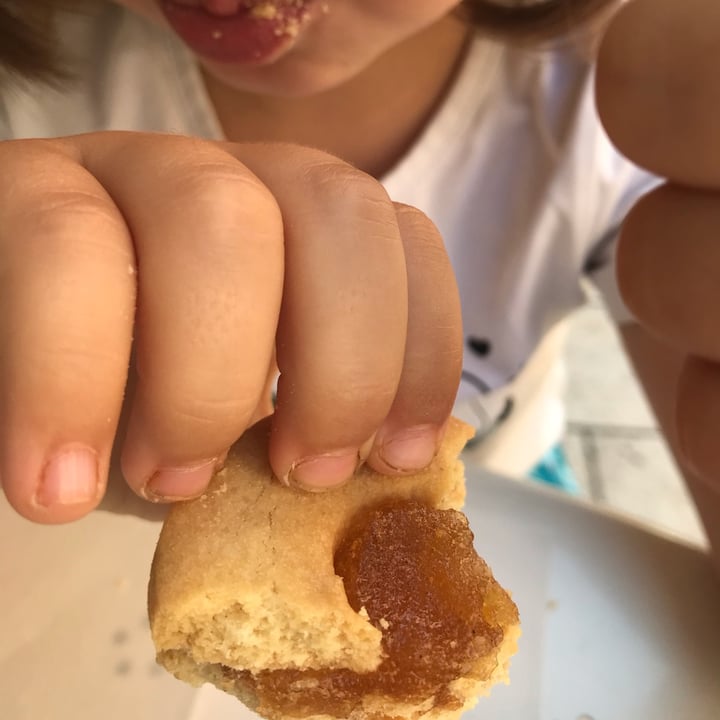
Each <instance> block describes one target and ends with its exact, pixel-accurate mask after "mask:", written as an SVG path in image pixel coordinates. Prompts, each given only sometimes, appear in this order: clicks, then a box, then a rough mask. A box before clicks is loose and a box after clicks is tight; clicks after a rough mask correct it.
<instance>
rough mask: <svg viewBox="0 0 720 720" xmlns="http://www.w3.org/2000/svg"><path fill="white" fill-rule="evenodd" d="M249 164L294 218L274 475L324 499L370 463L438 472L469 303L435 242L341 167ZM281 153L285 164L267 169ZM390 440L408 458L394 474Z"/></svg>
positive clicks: (255, 156)
mask: <svg viewBox="0 0 720 720" xmlns="http://www.w3.org/2000/svg"><path fill="white" fill-rule="evenodd" d="M239 152H240V155H239V157H240V158H241V159H242V160H243V162H245V163H246V164H247V165H248V166H249V167H251V168H252V169H253V171H254V172H255V173H256V174H258V176H259V177H261V179H262V180H263V182H265V183H266V184H267V185H268V187H270V188H271V189H272V191H273V194H274V195H275V197H276V198H277V199H278V202H279V203H280V205H281V207H282V208H283V214H284V217H285V226H286V259H287V262H286V275H285V289H284V296H283V308H282V312H281V318H280V325H279V328H278V339H277V360H278V367H279V369H280V373H281V375H280V380H279V383H278V402H277V408H276V412H275V416H274V419H273V430H272V436H271V442H270V461H271V464H272V466H273V470H274V472H275V474H276V475H277V476H278V477H279V478H281V479H282V480H284V481H285V482H289V483H295V484H298V485H300V486H302V487H305V488H307V489H323V488H328V487H333V486H335V485H338V484H341V483H342V482H344V481H346V480H347V479H348V478H349V477H350V476H351V475H352V473H353V472H354V470H355V468H356V466H357V464H358V462H359V459H360V458H361V457H365V456H367V455H368V453H369V454H370V462H371V463H372V464H373V465H375V466H377V467H378V468H379V469H381V470H382V471H384V472H388V473H397V472H400V471H403V470H412V469H419V468H420V467H422V466H424V465H426V464H427V463H428V462H429V461H430V460H431V459H432V455H433V454H434V450H435V448H436V446H437V443H438V442H439V440H440V435H441V429H442V426H443V424H444V423H445V421H446V420H447V416H448V414H449V412H450V408H451V407H452V402H453V400H454V397H455V393H456V391H457V383H458V381H459V374H460V369H459V356H460V354H461V352H462V350H461V347H462V345H461V338H460V311H459V303H458V301H457V290H456V288H455V283H454V279H453V276H452V272H451V271H450V269H449V262H448V261H447V258H446V256H445V253H444V250H443V248H442V243H441V241H440V238H439V236H438V233H437V231H436V230H435V229H434V228H433V226H432V225H431V223H430V222H429V221H428V220H427V219H426V218H424V216H422V215H421V214H420V213H417V212H416V211H411V210H409V209H406V208H398V207H396V206H395V205H394V204H393V203H392V202H391V201H390V200H389V198H388V197H387V195H386V194H385V192H384V190H383V189H382V188H381V186H380V185H378V184H377V183H376V182H375V181H374V180H372V179H371V178H369V177H368V176H366V175H364V174H363V173H360V172H358V171H356V170H354V169H352V168H350V167H348V166H347V165H345V164H343V163H340V162H339V161H338V160H336V159H334V158H331V157H330V156H326V155H322V154H320V153H317V154H312V155H310V156H308V155H305V154H301V155H298V156H296V157H293V155H292V153H293V151H292V149H283V148H276V149H269V148H264V149H263V150H259V149H258V148H253V147H250V148H247V147H246V148H242V150H241V151H239ZM261 152H262V153H263V154H262V155H260V153H261ZM272 152H279V153H282V156H283V159H284V163H281V162H279V160H280V157H278V162H272V161H270V162H268V153H271V154H272ZM280 168H282V172H280ZM424 362H427V363H429V364H428V365H427V366H424V367H421V366H422V365H423V363H424ZM376 436H377V439H376V440H375V443H373V438H375V437H376ZM391 437H392V438H394V439H397V440H398V441H399V440H401V439H402V440H403V441H404V443H405V450H404V451H401V450H400V448H399V446H398V447H397V452H396V453H395V455H394V456H392V455H389V456H388V460H389V459H390V458H393V461H392V462H391V461H387V462H383V461H382V460H381V455H380V449H383V448H384V447H385V446H386V445H387V444H388V443H389V440H390V438H391ZM416 440H417V441H418V442H415V441H416ZM413 443H414V444H415V446H416V447H415V450H413V451H412V452H411V450H410V446H411V445H413ZM423 443H424V447H422V449H419V446H420V445H422V444H423ZM385 449H386V448H385Z"/></svg>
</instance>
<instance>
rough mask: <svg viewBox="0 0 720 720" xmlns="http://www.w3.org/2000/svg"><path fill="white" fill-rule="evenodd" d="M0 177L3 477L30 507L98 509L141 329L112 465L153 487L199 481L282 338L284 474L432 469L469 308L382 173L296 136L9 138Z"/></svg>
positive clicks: (170, 488)
mask: <svg viewBox="0 0 720 720" xmlns="http://www.w3.org/2000/svg"><path fill="white" fill-rule="evenodd" d="M0 167H1V168H2V176H1V177H0V241H1V242H2V250H1V254H0V267H1V268H2V276H1V277H2V280H1V284H0V288H1V292H2V302H1V303H0V342H1V343H2V364H1V365H0V417H1V418H2V432H0V470H1V477H2V483H3V487H4V489H5V492H6V494H7V496H8V498H9V499H10V502H11V503H12V504H13V506H14V507H15V508H16V509H17V510H18V511H19V512H20V513H21V514H23V515H25V516H26V517H28V518H31V519H33V520H38V521H42V522H61V521H67V520H72V519H74V518H78V517H80V516H82V515H84V514H85V513H87V512H88V511H89V510H91V509H92V508H93V507H95V506H96V505H97V503H98V502H99V501H100V499H101V497H102V495H103V492H104V485H105V481H106V477H107V472H108V465H109V458H110V452H111V448H112V445H113V441H114V438H115V434H116V429H117V424H118V418H119V416H120V410H121V406H122V403H123V390H124V388H125V384H126V379H127V374H128V364H129V361H130V349H131V342H132V341H133V339H134V352H135V361H136V371H137V379H136V384H135V389H134V393H133V396H132V398H129V402H130V404H131V407H130V413H129V425H128V429H127V436H126V438H125V440H124V445H123V450H122V466H123V471H124V474H125V477H126V479H127V481H128V483H129V484H130V485H131V487H132V488H133V489H134V490H136V491H137V492H138V493H140V494H142V495H144V496H145V497H148V498H150V499H157V500H169V499H177V498H185V497H189V496H193V495H196V494H198V493H200V492H201V491H202V490H203V488H204V486H205V485H206V483H207V482H208V480H209V478H210V475H211V473H212V472H213V470H214V469H215V467H216V466H217V465H218V464H220V463H221V462H222V457H223V454H224V453H225V452H226V450H227V449H228V447H229V446H230V444H231V443H232V442H233V441H234V440H235V439H236V438H237V437H238V436H239V435H240V434H241V433H242V432H243V431H244V430H245V428H246V427H247V426H248V424H249V423H250V422H251V420H252V418H253V417H254V416H255V415H256V414H257V409H258V407H262V406H263V405H264V404H265V402H266V398H265V395H264V389H265V388H266V378H267V375H268V372H269V370H270V368H271V366H272V363H273V353H274V350H275V347H276V340H277V364H278V366H279V368H280V371H281V372H282V378H281V381H280V385H279V391H278V406H277V412H276V415H275V418H274V423H273V435H272V440H271V450H270V452H271V462H272V466H273V469H274V471H275V473H276V474H277V475H278V476H279V477H280V478H284V479H288V477H289V479H290V481H291V482H296V483H298V484H301V485H305V486H308V487H316V488H319V487H325V486H331V485H334V484H337V483H339V482H342V481H343V480H345V479H347V478H348V477H349V476H350V475H351V473H352V472H353V470H354V468H355V465H356V463H357V460H358V455H359V454H360V455H361V456H365V455H366V454H367V453H368V452H369V453H370V455H369V462H371V463H372V465H373V466H374V467H376V468H378V469H380V470H382V471H384V472H388V473H392V472H398V471H403V470H411V469H415V468H419V467H421V466H424V465H425V464H427V463H428V462H429V461H430V459H431V457H432V455H433V453H434V449H435V447H436V445H437V443H438V441H439V436H440V433H441V431H442V427H443V423H444V422H445V420H446V418H447V416H448V414H449V412H450V410H451V407H452V403H453V399H454V395H455V392H456V389H457V383H458V381H459V374H460V367H461V357H462V338H461V326H460V325H461V323H460V309H459V300H458V296H457V290H456V288H455V284H454V279H453V274H452V271H451V268H450V265H449V261H448V259H447V256H446V254H445V251H444V248H443V245H442V241H441V239H440V237H439V236H438V233H437V231H436V230H435V229H434V228H433V226H432V225H431V224H430V223H429V221H428V220H427V219H425V218H424V216H422V215H421V214H420V213H419V212H417V211H414V210H411V209H409V208H406V207H401V206H396V205H393V203H392V202H391V201H390V200H389V199H388V197H387V196H386V194H385V193H384V191H383V190H382V188H381V187H380V185H379V184H378V183H376V182H375V181H374V180H372V179H370V178H369V177H368V176H366V175H364V174H362V173H360V172H358V171H356V170H354V169H352V168H351V167H349V166H347V165H345V164H344V163H342V162H340V161H339V160H337V159H335V158H333V157H330V156H328V155H325V154H323V153H320V152H317V151H312V150H307V149H304V148H297V147H292V146H235V145H229V144H226V145H218V144H212V143H208V142H203V141H198V140H192V139H186V138H179V137H172V136H159V135H139V134H129V133H103V134H95V135H86V136H81V137H75V138H67V139H61V140H53V141H40V140H33V141H17V142H6V143H1V144H0ZM373 436H374V444H373V443H372V438H373ZM370 448H372V450H370Z"/></svg>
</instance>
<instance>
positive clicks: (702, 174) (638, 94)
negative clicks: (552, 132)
mask: <svg viewBox="0 0 720 720" xmlns="http://www.w3.org/2000/svg"><path fill="white" fill-rule="evenodd" d="M718 67H720V3H719V2H717V0H683V2H677V0H635V1H634V2H631V3H628V4H627V5H626V6H625V7H623V8H622V9H621V10H620V11H619V13H618V14H617V16H616V17H615V19H614V20H613V22H612V24H611V26H610V28H609V30H608V32H607V34H606V35H605V38H604V40H603V42H602V46H601V49H600V55H599V59H598V72H597V86H596V94H597V104H598V111H599V113H600V118H601V120H602V122H603V124H604V125H605V128H606V130H607V132H608V134H609V135H610V138H611V139H612V140H613V142H614V143H615V144H616V145H617V147H618V149H619V150H620V151H621V152H622V153H623V154H625V155H626V156H627V157H628V158H630V160H632V161H633V162H635V163H637V164H638V165H641V166H643V167H645V168H647V169H648V170H650V171H651V172H654V173H656V174H658V175H662V176H664V177H667V178H669V179H671V180H673V181H675V182H678V183H681V184H684V185H690V186H694V187H700V188H707V189H715V188H720V82H718Z"/></svg>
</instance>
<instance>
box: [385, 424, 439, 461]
mask: <svg viewBox="0 0 720 720" xmlns="http://www.w3.org/2000/svg"><path fill="white" fill-rule="evenodd" d="M438 435H439V433H438V429H437V428H436V427H434V426H431V425H418V426H417V427H413V428H409V429H407V430H404V431H403V432H401V433H399V434H397V435H391V436H390V437H389V438H388V439H387V440H385V442H384V443H383V444H382V445H381V447H380V451H379V454H380V457H381V458H382V460H383V461H384V462H386V463H387V464H388V465H389V466H390V467H391V468H393V469H394V470H399V471H401V472H408V471H413V470H422V469H423V468H426V467H427V466H428V465H429V464H430V463H431V462H432V460H433V458H434V457H435V453H437V446H438Z"/></svg>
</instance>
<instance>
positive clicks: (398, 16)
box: [331, 0, 461, 24]
mask: <svg viewBox="0 0 720 720" xmlns="http://www.w3.org/2000/svg"><path fill="white" fill-rule="evenodd" d="M331 1H332V0H331ZM354 2H356V3H357V5H358V6H359V7H360V8H361V9H362V8H366V9H367V10H368V11H369V12H372V13H373V14H377V15H384V16H385V17H387V18H388V20H395V21H406V22H408V23H417V24H426V23H429V22H433V21H435V20H439V19H440V18H441V17H443V16H444V15H447V14H448V12H450V11H451V10H454V9H455V8H457V7H459V6H460V5H461V0H354Z"/></svg>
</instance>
